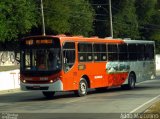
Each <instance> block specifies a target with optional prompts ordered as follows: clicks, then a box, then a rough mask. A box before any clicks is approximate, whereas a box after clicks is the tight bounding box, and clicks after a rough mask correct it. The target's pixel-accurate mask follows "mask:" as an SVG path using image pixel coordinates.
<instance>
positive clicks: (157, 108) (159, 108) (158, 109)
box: [147, 101, 160, 114]
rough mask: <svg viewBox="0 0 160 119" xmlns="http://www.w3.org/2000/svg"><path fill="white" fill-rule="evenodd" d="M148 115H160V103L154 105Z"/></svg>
mask: <svg viewBox="0 0 160 119" xmlns="http://www.w3.org/2000/svg"><path fill="white" fill-rule="evenodd" d="M147 113H159V114H160V101H159V102H157V103H155V104H154V105H152V106H151V107H150V108H149V109H148V110H147Z"/></svg>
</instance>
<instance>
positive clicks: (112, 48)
mask: <svg viewBox="0 0 160 119" xmlns="http://www.w3.org/2000/svg"><path fill="white" fill-rule="evenodd" d="M108 60H109V61H116V60H118V47H117V44H108Z"/></svg>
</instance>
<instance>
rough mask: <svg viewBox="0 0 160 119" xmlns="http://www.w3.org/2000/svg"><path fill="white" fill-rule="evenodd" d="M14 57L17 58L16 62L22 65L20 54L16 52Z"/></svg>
mask: <svg viewBox="0 0 160 119" xmlns="http://www.w3.org/2000/svg"><path fill="white" fill-rule="evenodd" d="M14 56H15V57H14V58H15V60H16V61H17V62H18V63H20V61H21V60H20V52H17V51H15V52H14Z"/></svg>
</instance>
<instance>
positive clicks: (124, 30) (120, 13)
mask: <svg viewBox="0 0 160 119" xmlns="http://www.w3.org/2000/svg"><path fill="white" fill-rule="evenodd" d="M113 5H114V6H113V8H114V11H113V28H114V37H120V38H132V39H137V38H138V37H139V31H138V21H137V15H136V9H135V0H119V1H117V0H113Z"/></svg>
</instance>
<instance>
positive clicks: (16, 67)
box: [0, 65, 19, 72]
mask: <svg viewBox="0 0 160 119" xmlns="http://www.w3.org/2000/svg"><path fill="white" fill-rule="evenodd" d="M15 69H19V65H14V66H0V72H3V71H10V70H15Z"/></svg>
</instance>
